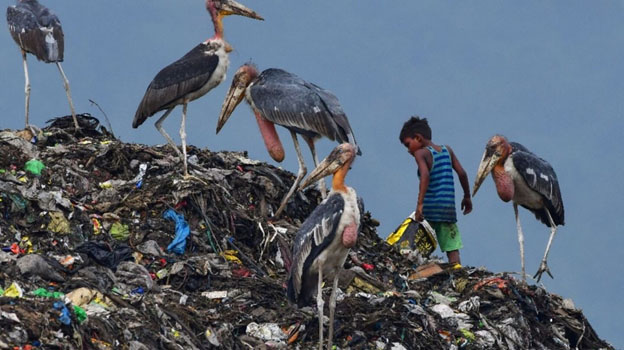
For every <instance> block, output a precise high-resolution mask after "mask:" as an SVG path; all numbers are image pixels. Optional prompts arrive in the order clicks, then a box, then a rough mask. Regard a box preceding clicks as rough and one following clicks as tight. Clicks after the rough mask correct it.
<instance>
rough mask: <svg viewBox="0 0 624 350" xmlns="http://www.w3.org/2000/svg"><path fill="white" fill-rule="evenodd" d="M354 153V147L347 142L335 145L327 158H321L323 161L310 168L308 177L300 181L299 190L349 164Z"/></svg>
mask: <svg viewBox="0 0 624 350" xmlns="http://www.w3.org/2000/svg"><path fill="white" fill-rule="evenodd" d="M355 153H356V147H355V146H353V145H351V144H349V143H343V144H341V145H338V146H336V148H334V150H333V151H332V152H331V153H330V154H329V155H328V156H327V158H325V159H323V161H322V162H321V163H319V165H318V166H317V167H316V168H315V169H314V170H312V172H311V173H310V175H308V177H307V178H306V179H305V180H303V181H302V182H301V184H300V185H299V190H303V189H304V188H306V187H308V186H309V185H310V184H313V183H316V182H318V181H319V180H320V179H322V178H324V177H325V176H328V175H332V174H335V173H336V172H337V171H338V170H339V169H340V168H342V167H344V166H350V165H351V162H352V161H353V158H355ZM347 163H348V164H347Z"/></svg>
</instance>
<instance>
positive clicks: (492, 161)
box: [472, 149, 501, 197]
mask: <svg viewBox="0 0 624 350" xmlns="http://www.w3.org/2000/svg"><path fill="white" fill-rule="evenodd" d="M500 157H501V156H500V155H499V154H497V153H496V152H494V151H492V150H490V149H486V150H485V152H483V157H481V163H479V170H477V177H476V178H475V182H474V186H473V188H472V196H473V197H474V195H475V194H477V190H478V189H479V186H481V184H482V183H483V180H485V178H486V177H487V175H488V174H489V173H490V172H491V171H492V169H493V168H494V166H495V165H496V163H498V160H499V159H500Z"/></svg>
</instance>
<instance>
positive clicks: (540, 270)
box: [533, 261, 554, 282]
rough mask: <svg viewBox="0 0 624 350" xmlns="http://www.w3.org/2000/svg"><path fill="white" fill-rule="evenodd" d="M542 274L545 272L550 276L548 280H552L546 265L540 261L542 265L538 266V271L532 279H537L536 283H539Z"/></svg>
mask: <svg viewBox="0 0 624 350" xmlns="http://www.w3.org/2000/svg"><path fill="white" fill-rule="evenodd" d="M544 272H546V273H547V274H548V276H550V278H554V277H553V275H552V274H551V273H550V269H549V268H548V265H547V264H546V261H542V263H541V264H540V267H539V269H538V270H537V272H536V273H535V275H533V278H536V277H537V282H539V281H540V279H541V278H542V274H543V273H544Z"/></svg>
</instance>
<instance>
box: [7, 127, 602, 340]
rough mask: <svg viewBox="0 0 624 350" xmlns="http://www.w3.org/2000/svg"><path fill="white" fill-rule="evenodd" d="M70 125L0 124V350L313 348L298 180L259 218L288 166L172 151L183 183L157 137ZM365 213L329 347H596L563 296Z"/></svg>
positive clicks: (307, 206) (308, 204)
mask: <svg viewBox="0 0 624 350" xmlns="http://www.w3.org/2000/svg"><path fill="white" fill-rule="evenodd" d="M79 121H80V125H81V131H80V132H79V133H75V132H74V130H73V129H72V128H73V125H72V122H71V117H62V118H57V119H54V120H51V121H49V124H48V126H47V127H45V128H44V129H42V130H37V129H34V128H33V129H32V130H24V131H11V130H4V131H0V154H1V155H2V156H1V157H0V216H1V218H0V245H1V246H2V251H0V329H1V330H0V349H37V348H42V349H132V350H142V349H212V348H222V349H250V348H254V349H275V348H294V349H313V348H317V347H318V320H317V317H316V305H312V306H310V307H304V308H301V309H297V308H296V306H294V305H291V304H290V303H289V302H288V301H287V299H286V290H285V288H286V287H285V286H286V284H285V282H286V279H287V270H286V268H287V267H288V266H289V264H290V259H291V257H290V246H291V242H292V239H293V237H294V235H295V233H296V231H297V228H298V227H299V226H300V225H301V223H302V222H303V221H304V220H305V218H306V217H307V215H308V214H309V213H310V212H311V211H312V210H313V209H314V207H315V206H316V205H317V203H319V202H320V195H319V193H318V191H317V190H316V189H308V190H306V191H304V192H303V193H298V194H297V195H296V196H294V197H293V199H292V200H291V201H290V203H289V206H288V207H287V209H286V211H285V214H284V215H283V218H280V219H279V220H269V219H268V218H269V217H270V216H271V214H272V213H273V211H274V210H276V208H277V207H278V205H279V201H280V200H281V198H282V196H283V195H284V194H285V193H286V191H287V190H288V188H289V187H290V185H291V184H292V182H293V181H294V178H295V176H294V175H293V174H292V173H290V172H287V171H284V170H281V169H279V168H276V167H274V166H272V165H270V164H266V163H262V162H258V161H255V160H252V159H249V158H247V156H246V154H245V153H244V152H243V153H241V152H225V151H224V152H212V151H209V150H207V149H198V148H195V147H192V146H190V147H189V152H188V153H189V165H190V168H189V169H190V173H191V176H190V177H189V178H184V177H183V176H182V174H181V166H180V160H179V158H178V157H177V154H176V153H175V152H174V151H173V150H172V149H171V148H170V147H168V146H156V147H148V146H145V145H139V144H128V143H123V142H121V141H119V140H117V139H115V138H114V137H113V136H112V134H110V133H109V132H108V131H107V130H106V129H105V128H103V127H102V126H101V125H100V124H99V121H98V120H97V119H95V118H93V117H91V116H89V115H80V116H79ZM366 200H367V199H366V198H364V201H366ZM376 226H378V222H377V221H376V220H375V219H373V218H372V217H371V214H370V213H369V212H366V213H364V215H362V223H361V232H360V235H359V238H358V243H357V245H356V247H355V248H354V249H353V250H352V253H351V256H350V258H349V259H347V263H346V265H345V268H346V270H345V271H344V272H343V273H342V274H341V276H340V291H339V293H338V294H339V296H338V303H337V307H336V323H335V325H334V328H335V339H334V343H335V344H336V346H337V348H339V349H613V347H612V346H611V345H609V344H608V343H607V342H605V341H603V340H601V339H600V338H599V337H598V335H597V334H596V333H595V331H594V330H593V329H592V327H591V325H590V323H589V322H588V320H587V319H586V318H585V317H584V315H583V313H582V312H581V311H580V310H579V309H576V308H575V306H574V304H573V303H572V301H571V300H568V299H563V298H561V297H560V296H558V295H554V294H550V293H548V292H547V291H546V290H544V289H543V288H541V287H538V286H534V285H527V284H524V283H522V281H521V280H519V279H518V278H517V277H516V276H512V275H509V274H494V273H491V272H488V271H486V270H485V269H483V268H473V267H464V268H461V269H452V268H449V267H447V266H446V265H445V264H443V263H442V262H441V260H439V259H437V258H432V259H424V258H422V257H421V256H419V255H418V254H416V253H414V252H411V253H410V252H407V254H406V252H405V251H399V250H398V249H397V248H396V247H394V246H390V245H388V244H387V243H386V242H384V241H383V240H382V239H380V238H379V237H378V235H377V232H376ZM328 287H329V288H328V289H331V286H328ZM326 294H327V293H326ZM326 297H327V296H326ZM325 305H326V307H327V303H326V304H325ZM325 314H326V315H327V312H325Z"/></svg>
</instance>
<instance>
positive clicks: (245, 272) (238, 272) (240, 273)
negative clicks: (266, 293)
mask: <svg viewBox="0 0 624 350" xmlns="http://www.w3.org/2000/svg"><path fill="white" fill-rule="evenodd" d="M232 275H234V276H237V277H250V276H251V271H249V269H247V268H244V267H241V268H239V269H232Z"/></svg>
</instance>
